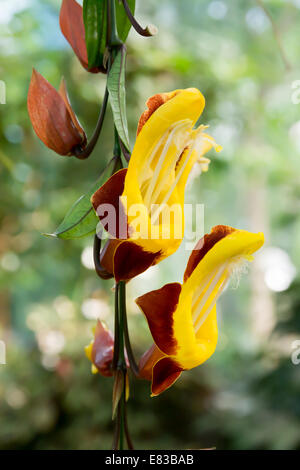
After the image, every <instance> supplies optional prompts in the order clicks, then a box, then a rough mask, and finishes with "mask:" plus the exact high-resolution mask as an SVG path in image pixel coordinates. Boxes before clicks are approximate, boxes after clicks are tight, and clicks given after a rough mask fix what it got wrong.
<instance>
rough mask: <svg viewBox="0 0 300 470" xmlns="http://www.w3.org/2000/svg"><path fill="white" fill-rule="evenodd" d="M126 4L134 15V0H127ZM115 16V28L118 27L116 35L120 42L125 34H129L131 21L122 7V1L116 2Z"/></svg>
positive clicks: (125, 36)
mask: <svg viewBox="0 0 300 470" xmlns="http://www.w3.org/2000/svg"><path fill="white" fill-rule="evenodd" d="M127 3H128V5H129V7H130V10H131V12H132V14H133V15H134V11H135V0H128V2H127ZM116 16H117V28H118V35H119V38H120V39H121V41H122V42H125V41H126V39H127V36H128V34H129V31H130V28H131V23H130V21H129V19H128V17H127V15H126V11H125V9H124V7H123V4H122V2H120V1H118V0H117V2H116Z"/></svg>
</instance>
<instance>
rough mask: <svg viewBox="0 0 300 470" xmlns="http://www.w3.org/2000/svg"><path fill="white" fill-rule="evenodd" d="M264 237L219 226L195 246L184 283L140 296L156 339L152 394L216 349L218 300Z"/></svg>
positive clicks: (148, 363)
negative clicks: (229, 280)
mask: <svg viewBox="0 0 300 470" xmlns="http://www.w3.org/2000/svg"><path fill="white" fill-rule="evenodd" d="M263 242H264V236H263V234H262V233H250V232H247V231H245V230H237V229H234V228H232V227H228V226H224V225H218V226H216V227H214V228H213V229H212V231H211V233H210V234H208V235H205V236H204V238H203V239H201V240H200V241H199V242H198V244H197V245H196V247H195V249H194V250H193V252H192V254H191V256H190V258H189V261H188V264H187V268H186V271H185V274H184V281H183V284H179V283H172V284H166V285H165V286H164V287H162V288H161V289H158V290H155V291H152V292H149V293H147V294H145V295H143V296H141V297H139V298H138V299H137V300H136V302H137V304H138V305H139V307H140V308H141V310H142V311H143V312H144V314H145V316H146V318H147V321H148V324H149V328H150V330H151V334H152V336H153V339H154V342H155V344H154V345H153V346H152V347H151V348H150V349H149V350H148V351H147V352H146V353H145V354H144V356H143V357H142V358H141V361H140V375H141V377H143V378H147V379H150V380H151V381H152V396H155V395H159V394H160V393H161V392H163V391H164V390H165V389H167V388H168V387H170V386H171V385H172V384H173V383H174V382H175V380H177V379H178V377H179V376H180V374H181V372H182V371H184V370H187V369H192V368H194V367H197V366H199V365H200V364H202V363H203V362H205V361H206V360H207V359H208V358H209V357H210V356H211V355H212V354H213V353H214V351H215V348H216V344H217V339H218V329H217V318H216V301H217V299H218V297H219V296H220V294H221V293H222V291H223V290H224V287H225V286H226V284H227V281H228V279H229V277H230V275H231V274H232V272H233V270H235V269H236V268H238V267H240V265H241V264H243V263H244V262H245V261H251V260H252V259H253V257H252V256H251V255H252V254H253V253H254V252H255V251H257V250H258V249H259V248H260V247H261V246H262V245H263Z"/></svg>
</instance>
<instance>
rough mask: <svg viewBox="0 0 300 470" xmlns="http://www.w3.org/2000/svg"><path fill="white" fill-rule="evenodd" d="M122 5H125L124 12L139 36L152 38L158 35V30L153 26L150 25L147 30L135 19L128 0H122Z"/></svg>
mask: <svg viewBox="0 0 300 470" xmlns="http://www.w3.org/2000/svg"><path fill="white" fill-rule="evenodd" d="M122 3H123V6H124V10H125V12H126V15H127V17H128V19H129V21H130V23H131V24H132V26H133V27H134V29H135V30H136V32H137V33H138V34H140V35H141V36H144V37H150V36H154V35H155V34H157V28H156V26H154V25H153V24H150V25H148V26H146V28H143V27H142V26H141V25H140V24H139V23H138V22H137V20H136V19H135V17H134V16H133V14H132V12H131V10H130V7H129V5H128V3H127V0H122Z"/></svg>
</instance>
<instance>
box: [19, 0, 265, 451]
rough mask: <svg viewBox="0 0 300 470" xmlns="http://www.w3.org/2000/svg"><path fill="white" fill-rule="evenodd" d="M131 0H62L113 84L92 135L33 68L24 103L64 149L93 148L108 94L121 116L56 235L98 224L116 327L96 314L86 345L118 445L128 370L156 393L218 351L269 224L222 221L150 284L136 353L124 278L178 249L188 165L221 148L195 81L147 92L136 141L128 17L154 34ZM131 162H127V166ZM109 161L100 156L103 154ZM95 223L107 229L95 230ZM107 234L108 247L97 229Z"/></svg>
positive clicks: (90, 63)
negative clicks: (105, 381) (234, 293)
mask: <svg viewBox="0 0 300 470" xmlns="http://www.w3.org/2000/svg"><path fill="white" fill-rule="evenodd" d="M134 8H135V0H122V2H119V1H116V0H84V1H83V7H81V5H79V3H77V2H76V1H75V0H63V1H62V5H61V11H60V28H61V32H62V34H63V35H64V37H65V38H66V39H67V41H68V42H69V44H70V46H71V47H72V49H73V51H74V53H75V54H76V56H77V58H78V59H79V62H80V63H81V65H82V66H83V67H84V69H85V70H86V71H87V72H91V73H98V72H102V73H103V74H105V75H106V91H105V94H104V96H103V102H102V106H101V108H100V111H99V119H98V122H97V125H96V127H95V131H94V133H93V135H92V136H91V138H90V139H88V138H87V136H86V134H85V131H84V129H83V127H82V126H81V124H80V123H79V121H78V119H77V117H76V115H75V113H74V111H73V109H72V107H71V104H70V100H69V98H68V93H67V89H66V84H65V81H64V80H62V82H61V85H60V87H59V90H58V91H56V89H55V88H53V86H52V85H51V84H50V83H49V82H48V81H47V80H46V79H45V78H44V77H42V75H41V74H40V73H39V72H38V71H36V70H35V69H34V70H33V73H32V78H31V82H30V86H29V92H28V112H29V116H30V119H31V122H32V126H33V129H34V131H35V133H36V134H37V136H38V138H39V139H40V140H41V141H42V142H43V143H44V144H45V145H46V146H47V147H48V148H50V149H51V150H53V151H55V152H56V153H57V154H59V155H64V156H74V157H76V158H79V159H81V160H85V159H87V158H88V157H89V156H90V155H91V154H92V153H96V152H94V150H95V146H96V144H97V141H98V139H99V136H100V134H101V130H102V124H103V120H104V117H105V113H106V108H107V104H108V102H110V105H111V108H112V114H113V118H114V136H115V138H114V142H113V146H112V147H113V155H112V158H111V160H110V162H109V163H108V164H107V166H106V169H105V170H104V172H103V173H102V174H101V175H100V177H99V181H98V183H97V184H96V185H94V186H93V188H92V189H91V190H90V191H89V193H87V194H86V195H84V196H83V197H80V198H79V199H78V201H77V202H76V203H75V204H74V205H73V206H72V208H71V209H70V211H69V212H68V213H67V215H66V217H65V219H64V220H63V222H62V223H61V224H60V226H59V227H58V229H57V230H56V231H55V232H54V234H52V235H53V236H55V237H58V238H64V239H67V238H79V237H83V236H88V235H90V234H91V233H93V234H94V262H95V270H96V273H97V274H98V276H99V277H101V278H102V279H110V278H114V280H115V328H114V333H112V332H110V331H109V330H108V329H107V328H106V326H105V325H104V324H102V323H101V322H100V321H98V322H97V325H96V327H95V329H94V338H93V340H92V342H91V343H90V345H89V346H87V347H86V355H87V357H88V359H89V360H90V361H91V363H92V372H93V373H100V374H101V375H103V376H105V377H114V388H113V417H114V416H115V415H116V434H115V436H116V437H115V443H114V447H115V448H118V447H119V448H120V449H123V448H124V443H123V437H124V435H126V438H127V444H128V447H129V448H132V443H131V440H130V437H129V431H128V426H127V421H126V412H125V406H126V400H127V399H128V397H129V381H128V371H129V370H131V371H132V372H133V373H134V374H135V375H136V376H137V377H139V378H143V379H147V380H149V381H151V394H152V396H156V395H159V394H160V393H162V392H163V391H165V390H166V389H167V388H169V387H170V386H171V385H172V384H173V383H174V382H175V381H176V380H177V379H178V378H179V376H180V375H181V373H182V372H183V371H185V370H189V369H193V368H195V367H197V366H199V365H200V364H202V363H203V362H205V361H206V360H207V359H208V358H209V357H211V355H212V354H213V353H214V351H215V348H216V344H217V337H218V329H217V319H216V303H217V300H218V298H219V296H220V294H221V293H222V292H223V290H224V289H225V287H226V285H227V283H228V280H229V278H230V276H231V274H232V273H233V272H234V271H235V270H236V269H237V268H239V267H240V266H241V265H242V264H243V263H245V262H247V261H251V260H252V255H253V253H254V252H255V251H257V250H258V249H259V248H260V247H261V246H262V244H263V241H264V237H263V234H262V233H250V232H247V231H245V230H238V229H234V228H232V227H229V226H224V225H217V226H216V227H214V228H213V229H212V230H211V233H209V234H207V235H205V236H204V237H203V238H201V239H200V240H199V241H198V243H197V244H196V246H195V248H194V250H193V251H192V253H191V255H190V257H189V259H188V261H187V267H186V270H185V273H184V275H183V281H182V284H180V283H170V284H166V285H165V286H163V287H161V288H160V289H158V290H155V291H151V292H148V293H145V294H144V295H143V296H141V297H139V298H138V299H136V303H137V305H138V306H139V308H140V309H141V311H142V312H143V314H144V315H145V317H146V320H147V322H148V325H149V329H150V332H151V334H152V337H153V345H152V346H151V347H150V348H149V349H148V350H147V351H146V352H145V353H144V354H143V356H142V357H141V359H140V361H139V364H137V363H136V361H135V359H134V355H133V352H132V348H131V344H130V340H129V331H128V325H127V316H126V289H125V288H126V283H127V282H129V281H130V280H132V279H133V278H135V277H136V276H138V275H139V274H141V273H143V272H144V271H146V270H147V269H148V268H149V267H150V266H153V265H156V264H158V263H159V262H160V261H162V260H164V259H165V258H167V257H169V256H171V255H173V254H174V253H175V252H176V250H177V249H178V248H179V246H180V244H181V242H182V240H183V237H184V232H185V223H184V195H185V187H186V184H187V181H188V178H189V175H190V174H191V171H192V169H193V167H194V166H195V165H196V164H197V165H198V168H199V169H200V173H205V172H207V171H208V168H209V164H210V160H209V159H208V158H207V156H206V155H207V152H209V151H210V150H211V149H214V150H215V151H217V152H219V151H220V150H221V147H220V146H219V145H217V144H216V143H215V141H214V139H213V138H212V137H211V136H210V135H209V134H207V132H206V129H207V126H205V125H203V124H200V125H198V127H197V125H196V124H197V122H198V120H199V118H200V116H201V114H202V112H203V109H204V106H205V99H204V96H203V95H202V93H201V92H200V91H199V90H198V89H196V88H187V89H178V90H174V91H171V92H164V93H159V94H156V95H154V96H152V97H151V98H149V99H148V101H147V104H146V105H147V108H146V110H145V111H144V112H143V113H142V115H141V117H140V119H139V122H138V126H137V136H136V141H135V144H134V147H133V150H132V152H131V151H130V144H129V138H128V129H127V119H126V101H125V96H126V93H125V92H126V90H125V67H126V60H125V59H126V48H125V45H124V43H125V40H126V37H127V35H128V33H129V30H130V27H131V26H133V27H134V28H135V30H136V31H137V32H138V33H139V34H141V35H142V36H146V37H147V36H151V35H154V34H156V32H157V30H156V28H155V27H154V26H153V25H149V26H147V27H146V28H143V27H141V26H140V25H139V23H138V22H137V20H136V18H135V17H134ZM127 163H128V165H127ZM102 167H103V164H102ZM99 220H100V225H101V227H102V229H101V230H100V231H99V230H98V232H97V227H98V226H99ZM103 230H104V231H105V232H106V234H107V237H106V238H107V240H106V242H105V245H104V247H102V246H101V245H102V240H101V234H102V232H103Z"/></svg>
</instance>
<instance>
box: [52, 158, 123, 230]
mask: <svg viewBox="0 0 300 470" xmlns="http://www.w3.org/2000/svg"><path fill="white" fill-rule="evenodd" d="M115 163H116V162H115V160H114V159H112V160H111V161H110V162H109V164H108V165H107V167H106V168H105V170H104V171H103V172H102V173H101V175H100V177H99V179H98V180H97V181H96V182H95V183H94V184H93V186H92V187H91V189H90V190H89V191H88V192H87V193H86V194H84V195H83V196H81V197H80V198H79V199H78V200H77V201H76V202H75V203H74V204H73V206H72V207H71V209H70V210H69V212H68V213H67V215H66V216H65V218H64V220H63V221H62V223H61V224H60V225H59V226H58V228H57V229H56V230H55V232H54V233H51V234H45V235H47V236H52V237H56V238H63V239H74V238H82V237H85V236H87V235H90V234H91V233H93V232H95V229H96V227H97V225H98V223H99V219H98V217H97V215H96V213H95V211H94V209H93V206H92V204H91V201H90V198H91V196H92V195H93V194H94V192H95V191H96V190H97V189H98V188H99V187H100V186H102V185H103V184H104V183H105V181H106V180H107V179H108V178H109V177H110V175H111V174H112V172H113V171H114V170H115Z"/></svg>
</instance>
